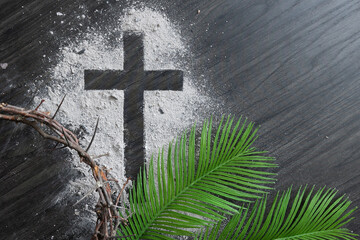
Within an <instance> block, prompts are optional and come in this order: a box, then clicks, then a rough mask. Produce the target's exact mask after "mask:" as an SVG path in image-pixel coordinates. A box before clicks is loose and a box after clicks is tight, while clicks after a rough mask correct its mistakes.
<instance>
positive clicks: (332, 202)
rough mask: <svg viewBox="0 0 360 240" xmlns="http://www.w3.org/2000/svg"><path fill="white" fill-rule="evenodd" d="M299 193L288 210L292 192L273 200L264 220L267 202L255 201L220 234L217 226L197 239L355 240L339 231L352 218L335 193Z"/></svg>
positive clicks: (277, 196)
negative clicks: (249, 208) (250, 209)
mask: <svg viewBox="0 0 360 240" xmlns="http://www.w3.org/2000/svg"><path fill="white" fill-rule="evenodd" d="M305 190H306V188H305V189H304V190H301V188H300V189H299V191H298V192H297V194H296V196H295V198H294V200H293V204H292V206H291V208H290V204H289V202H290V199H291V197H290V195H291V189H289V190H288V191H287V192H285V193H283V194H282V195H281V197H280V198H279V194H277V195H276V197H275V200H274V202H273V204H272V206H271V208H270V210H269V211H268V213H267V216H266V217H265V210H266V198H265V199H263V200H261V201H257V202H256V203H255V205H254V206H253V210H252V211H251V212H250V213H249V210H248V209H242V210H241V211H240V212H239V213H238V214H235V215H234V216H233V217H232V218H231V220H230V221H229V222H228V223H227V225H226V226H225V228H224V230H223V231H221V232H220V230H219V228H220V223H219V224H217V225H216V226H215V227H214V228H212V229H209V228H208V229H206V230H205V231H204V232H202V234H201V236H200V237H199V238H198V239H208V240H211V239H222V240H226V239H228V240H233V239H241V240H257V239H263V240H273V239H274V240H275V239H277V240H280V239H281V240H290V239H291V240H295V239H296V240H309V239H325V240H333V239H356V238H355V236H358V235H357V234H353V233H351V232H350V231H349V230H348V229H346V228H342V227H343V226H344V225H345V224H346V223H348V222H349V221H351V220H352V219H353V218H351V217H350V215H351V214H352V213H353V212H354V211H355V209H356V208H354V209H351V210H349V211H348V208H349V205H350V203H351V202H350V201H349V200H347V199H345V198H344V196H342V197H339V198H335V195H336V191H335V190H333V189H329V190H327V191H325V189H324V188H322V189H320V190H318V191H317V192H316V193H315V194H314V195H313V194H312V193H313V188H312V189H311V191H310V193H308V194H305ZM312 195H313V196H312Z"/></svg>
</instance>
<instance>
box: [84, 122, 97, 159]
mask: <svg viewBox="0 0 360 240" xmlns="http://www.w3.org/2000/svg"><path fill="white" fill-rule="evenodd" d="M98 125H99V118H98V119H97V121H96V125H95V130H94V134H93V136H92V138H91V141H90V143H89V146H88V147H87V149H86V150H85V152H87V151H89V149H90V147H91V144H92V143H93V141H94V138H95V135H96V131H97V128H98Z"/></svg>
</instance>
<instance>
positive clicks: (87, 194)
mask: <svg viewBox="0 0 360 240" xmlns="http://www.w3.org/2000/svg"><path fill="white" fill-rule="evenodd" d="M95 190H96V188H93V189H91V190H90V191H89V192H87V193H86V194H85V196H83V197H82V198H80V199H79V200H78V201H77V202H76V203H75V204H74V205H73V206H75V205H77V204H78V203H79V202H81V201H82V200H84V199H85V198H86V197H87V196H89V195H90V194H92V193H93V192H94V191H95Z"/></svg>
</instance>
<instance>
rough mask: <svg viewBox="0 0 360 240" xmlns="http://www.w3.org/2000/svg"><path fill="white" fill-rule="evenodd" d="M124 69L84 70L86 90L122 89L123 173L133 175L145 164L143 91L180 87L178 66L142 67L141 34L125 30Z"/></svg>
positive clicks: (133, 176) (180, 88)
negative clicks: (175, 68)
mask: <svg viewBox="0 0 360 240" xmlns="http://www.w3.org/2000/svg"><path fill="white" fill-rule="evenodd" d="M123 42H124V70H123V71H121V70H85V73H84V76H85V90H110V89H117V90H124V141H125V160H126V161H125V171H126V176H127V177H131V178H132V179H135V178H136V176H137V174H138V173H139V171H140V167H142V166H143V165H144V161H145V150H144V109H143V106H144V91H154V90H173V91H181V90H182V88H183V72H182V71H179V70H161V71H145V70H144V44H143V35H142V34H141V33H137V32H124V34H123Z"/></svg>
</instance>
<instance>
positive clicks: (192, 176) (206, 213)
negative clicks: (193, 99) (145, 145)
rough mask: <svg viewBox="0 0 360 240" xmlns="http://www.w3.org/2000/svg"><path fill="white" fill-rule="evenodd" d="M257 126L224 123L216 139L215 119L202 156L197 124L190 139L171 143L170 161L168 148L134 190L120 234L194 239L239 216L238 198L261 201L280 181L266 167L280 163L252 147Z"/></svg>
mask: <svg viewBox="0 0 360 240" xmlns="http://www.w3.org/2000/svg"><path fill="white" fill-rule="evenodd" d="M233 125H234V126H233ZM253 125H254V124H253V123H250V124H248V125H246V120H245V122H244V123H242V124H241V119H240V120H239V121H237V122H236V123H235V124H234V123H233V118H230V117H229V118H227V120H226V121H225V123H224V119H222V120H221V123H220V126H219V127H218V129H217V131H216V135H215V139H214V140H213V141H212V139H211V131H212V120H210V121H208V122H205V123H204V125H203V128H202V132H201V140H200V150H199V151H198V152H195V146H196V137H195V126H194V127H193V129H192V130H191V133H190V137H189V139H187V137H186V134H184V135H183V136H182V137H181V139H180V140H176V142H175V143H174V144H169V148H168V152H167V158H165V156H164V155H165V154H164V150H163V151H161V152H160V153H159V155H158V158H157V163H154V159H153V158H151V161H150V164H149V166H148V171H147V172H146V171H145V170H143V171H142V172H141V174H139V176H138V179H137V182H136V186H135V187H134V188H133V189H132V191H131V192H130V197H129V201H130V213H128V214H130V217H129V218H128V225H127V226H121V230H120V232H119V234H120V236H124V237H125V236H128V237H125V239H172V238H171V237H169V236H171V235H192V234H193V233H192V232H191V231H190V230H191V229H193V228H201V227H202V226H204V225H208V224H210V223H213V222H214V221H219V220H222V219H224V217H223V215H224V214H234V213H237V212H238V210H239V207H238V205H236V204H234V203H233V201H234V200H236V201H242V202H247V203H249V202H251V201H252V200H254V199H258V198H261V196H262V195H264V194H265V193H266V191H267V190H269V189H271V188H270V187H268V186H266V185H267V184H271V183H274V179H273V178H272V177H271V175H274V174H273V173H268V172H266V171H264V168H273V167H276V165H275V164H274V163H272V161H273V158H270V157H266V156H263V153H264V152H259V151H256V150H255V148H252V147H251V145H252V143H253V142H254V140H255V139H256V132H257V129H255V130H253ZM196 159H198V161H196ZM155 165H156V166H155ZM124 237H123V238H122V239H124Z"/></svg>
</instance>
